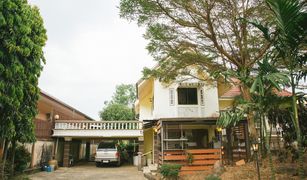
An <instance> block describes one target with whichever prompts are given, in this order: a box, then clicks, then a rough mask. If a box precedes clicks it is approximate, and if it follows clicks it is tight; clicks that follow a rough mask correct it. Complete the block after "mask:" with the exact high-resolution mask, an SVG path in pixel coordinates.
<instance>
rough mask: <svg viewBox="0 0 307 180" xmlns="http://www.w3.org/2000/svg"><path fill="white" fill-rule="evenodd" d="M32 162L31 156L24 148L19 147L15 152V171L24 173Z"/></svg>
mask: <svg viewBox="0 0 307 180" xmlns="http://www.w3.org/2000/svg"><path fill="white" fill-rule="evenodd" d="M30 161H31V154H30V153H29V152H28V151H27V150H26V149H25V147H24V146H17V147H16V151H15V171H16V172H22V171H24V170H25V169H27V168H28V165H29V162H30Z"/></svg>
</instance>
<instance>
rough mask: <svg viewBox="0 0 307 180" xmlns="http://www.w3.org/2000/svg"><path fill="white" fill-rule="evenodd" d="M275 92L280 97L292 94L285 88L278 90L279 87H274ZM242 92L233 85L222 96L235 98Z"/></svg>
mask: <svg viewBox="0 0 307 180" xmlns="http://www.w3.org/2000/svg"><path fill="white" fill-rule="evenodd" d="M273 92H274V93H275V94H276V95H277V96H279V97H290V96H292V93H291V92H289V91H287V90H285V89H283V90H281V91H278V90H277V89H274V90H273ZM240 94H241V90H240V87H239V86H233V87H232V88H230V89H229V90H228V91H226V92H225V93H224V94H223V95H222V96H220V98H234V97H236V96H239V95H240Z"/></svg>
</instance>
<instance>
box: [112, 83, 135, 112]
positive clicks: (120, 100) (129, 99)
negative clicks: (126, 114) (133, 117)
mask: <svg viewBox="0 0 307 180" xmlns="http://www.w3.org/2000/svg"><path fill="white" fill-rule="evenodd" d="M135 100H136V93H135V86H134V85H133V84H120V85H117V86H116V90H115V93H114V95H113V97H112V100H111V102H112V103H114V104H123V105H126V106H129V107H132V106H133V103H134V102H135Z"/></svg>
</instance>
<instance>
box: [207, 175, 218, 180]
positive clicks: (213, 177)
mask: <svg viewBox="0 0 307 180" xmlns="http://www.w3.org/2000/svg"><path fill="white" fill-rule="evenodd" d="M205 180H221V178H219V177H218V176H216V175H213V174H210V175H209V176H207V177H206V178H205Z"/></svg>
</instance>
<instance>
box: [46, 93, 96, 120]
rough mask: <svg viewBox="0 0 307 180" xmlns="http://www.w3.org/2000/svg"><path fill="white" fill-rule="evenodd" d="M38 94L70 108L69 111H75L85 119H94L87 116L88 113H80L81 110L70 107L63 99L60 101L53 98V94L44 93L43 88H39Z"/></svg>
mask: <svg viewBox="0 0 307 180" xmlns="http://www.w3.org/2000/svg"><path fill="white" fill-rule="evenodd" d="M40 96H43V97H45V98H47V99H49V100H51V101H53V102H55V103H58V104H60V105H61V106H64V107H66V108H68V109H70V110H71V111H74V112H75V113H78V114H80V115H81V116H84V117H85V118H86V119H88V120H94V119H93V118H91V117H90V116H88V115H86V114H84V113H82V112H81V111H79V110H77V109H75V108H74V107H72V106H70V105H68V104H66V103H64V102H63V101H61V100H59V99H57V98H55V97H54V96H51V95H50V94H48V93H46V92H45V91H43V90H41V89H40Z"/></svg>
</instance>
